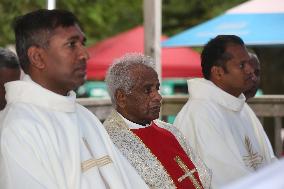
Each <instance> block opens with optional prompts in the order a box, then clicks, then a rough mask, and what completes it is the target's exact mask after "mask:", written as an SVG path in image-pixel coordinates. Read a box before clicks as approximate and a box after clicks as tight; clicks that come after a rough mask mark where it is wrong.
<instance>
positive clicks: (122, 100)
mask: <svg viewBox="0 0 284 189" xmlns="http://www.w3.org/2000/svg"><path fill="white" fill-rule="evenodd" d="M114 98H115V100H116V105H117V107H120V108H124V107H125V106H126V94H125V92H124V91H123V90H121V89H117V90H116V92H115V95H114Z"/></svg>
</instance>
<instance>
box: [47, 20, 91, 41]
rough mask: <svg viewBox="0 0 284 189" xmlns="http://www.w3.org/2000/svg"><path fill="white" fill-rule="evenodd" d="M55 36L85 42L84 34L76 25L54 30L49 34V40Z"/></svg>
mask: <svg viewBox="0 0 284 189" xmlns="http://www.w3.org/2000/svg"><path fill="white" fill-rule="evenodd" d="M57 35H59V36H64V37H65V38H68V39H74V38H76V39H80V40H86V38H85V34H84V33H83V31H82V30H81V28H80V27H79V26H78V25H77V24H75V25H70V26H66V27H63V26H59V27H57V28H55V29H54V30H53V31H52V33H51V38H52V37H54V36H57Z"/></svg>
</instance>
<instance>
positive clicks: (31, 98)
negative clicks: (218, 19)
mask: <svg viewBox="0 0 284 189" xmlns="http://www.w3.org/2000/svg"><path fill="white" fill-rule="evenodd" d="M5 90H6V96H5V97H6V100H7V105H8V104H10V103H14V102H23V103H29V104H33V105H36V106H40V107H44V108H47V109H52V110H55V111H63V112H74V111H75V106H76V93H75V92H74V91H70V92H69V94H68V96H63V95H59V94H57V93H54V92H52V91H50V90H48V89H46V88H43V87H42V86H40V85H39V84H38V83H36V82H34V81H33V80H32V79H31V78H30V76H28V75H25V76H24V77H23V79H22V80H18V81H12V82H8V83H6V84H5Z"/></svg>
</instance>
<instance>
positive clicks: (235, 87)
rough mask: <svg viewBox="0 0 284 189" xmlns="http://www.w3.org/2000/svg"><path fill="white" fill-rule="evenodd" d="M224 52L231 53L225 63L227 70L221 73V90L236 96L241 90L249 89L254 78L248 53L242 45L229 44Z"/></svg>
mask: <svg viewBox="0 0 284 189" xmlns="http://www.w3.org/2000/svg"><path fill="white" fill-rule="evenodd" d="M226 52H227V53H229V54H231V55H232V58H231V59H230V60H228V61H227V62H226V63H225V64H226V68H227V72H224V74H223V75H222V79H221V80H222V81H221V82H222V86H223V90H225V91H226V92H227V93H229V94H231V95H233V96H236V97H238V96H239V95H240V94H241V93H242V92H243V91H245V90H247V89H249V88H251V87H252V85H253V81H254V80H255V79H256V78H255V75H254V74H253V69H252V67H251V65H250V64H249V60H250V57H249V54H248V52H247V50H246V48H245V47H244V46H241V45H235V44H231V45H228V46H227V48H226Z"/></svg>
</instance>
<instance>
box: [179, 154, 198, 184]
mask: <svg viewBox="0 0 284 189" xmlns="http://www.w3.org/2000/svg"><path fill="white" fill-rule="evenodd" d="M174 160H175V161H176V162H177V164H178V165H179V167H180V168H181V169H182V170H183V172H184V175H182V176H181V177H179V178H178V181H179V182H181V181H183V180H184V179H185V178H186V177H188V178H189V179H190V181H191V182H192V183H193V185H194V187H195V188H196V189H202V186H201V185H200V184H199V182H198V180H197V179H196V178H195V177H194V175H193V173H195V172H196V169H195V168H194V169H192V170H190V169H189V168H188V167H187V166H186V165H185V163H184V162H183V161H182V160H181V158H180V157H179V156H176V157H175V158H174Z"/></svg>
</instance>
